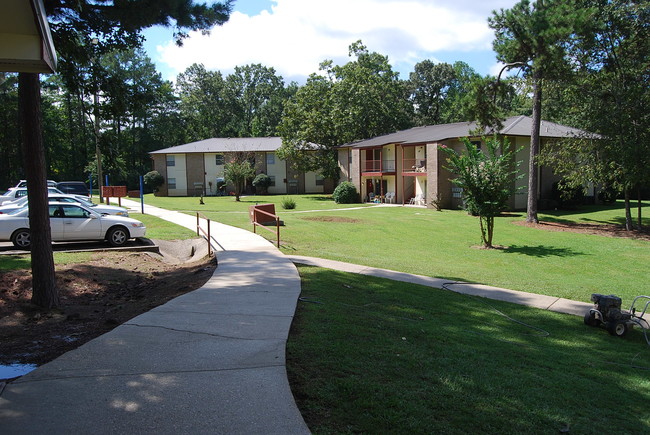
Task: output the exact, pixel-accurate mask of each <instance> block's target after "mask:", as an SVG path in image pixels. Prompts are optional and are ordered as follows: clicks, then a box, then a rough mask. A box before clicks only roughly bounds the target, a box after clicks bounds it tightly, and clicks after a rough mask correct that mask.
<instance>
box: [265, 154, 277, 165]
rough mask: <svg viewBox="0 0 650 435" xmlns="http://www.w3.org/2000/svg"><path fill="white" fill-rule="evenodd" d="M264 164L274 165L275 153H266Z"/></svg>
mask: <svg viewBox="0 0 650 435" xmlns="http://www.w3.org/2000/svg"><path fill="white" fill-rule="evenodd" d="M266 164H267V165H275V153H266Z"/></svg>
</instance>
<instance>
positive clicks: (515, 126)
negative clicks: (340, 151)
mask: <svg viewBox="0 0 650 435" xmlns="http://www.w3.org/2000/svg"><path fill="white" fill-rule="evenodd" d="M532 122H533V120H532V118H530V117H528V116H513V117H510V118H508V119H506V120H505V121H504V123H503V128H502V129H501V130H500V131H499V132H498V133H499V134H500V135H507V136H530V130H531V126H532ZM476 126H477V125H476V122H456V123H452V124H439V125H428V126H424V127H414V128H410V129H408V130H402V131H398V132H395V133H390V134H386V135H383V136H377V137H374V138H371V139H366V140H362V141H358V142H352V143H349V144H346V145H342V146H341V148H372V147H380V146H384V145H389V144H400V145H417V144H426V143H434V142H440V141H442V140H445V139H457V138H461V137H468V136H475V135H472V134H470V132H472V131H474V130H476ZM484 134H490V133H489V131H488V130H487V129H486V130H485V132H484ZM540 136H541V137H543V138H568V137H591V138H593V137H595V135H593V134H592V133H588V132H585V131H583V130H580V129H577V128H573V127H568V126H566V125H561V124H556V123H554V122H549V121H542V124H541V128H540Z"/></svg>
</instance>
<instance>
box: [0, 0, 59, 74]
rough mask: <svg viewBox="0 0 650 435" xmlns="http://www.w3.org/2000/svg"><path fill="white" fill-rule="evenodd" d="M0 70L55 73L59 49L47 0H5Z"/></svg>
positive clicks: (0, 20)
mask: <svg viewBox="0 0 650 435" xmlns="http://www.w3.org/2000/svg"><path fill="white" fill-rule="evenodd" d="M1 12H2V13H1V14H0V71H3V72H31V73H53V72H55V71H56V52H55V50H54V42H53V41H52V34H51V33H50V26H49V25H48V24H47V17H46V16H45V8H44V7H43V0H2V10H1Z"/></svg>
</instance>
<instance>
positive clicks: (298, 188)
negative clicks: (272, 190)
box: [287, 165, 305, 194]
mask: <svg viewBox="0 0 650 435" xmlns="http://www.w3.org/2000/svg"><path fill="white" fill-rule="evenodd" d="M304 191H305V174H303V173H302V172H299V171H296V170H295V169H293V168H292V167H291V166H290V165H287V193H288V194H295V193H302V192H304Z"/></svg>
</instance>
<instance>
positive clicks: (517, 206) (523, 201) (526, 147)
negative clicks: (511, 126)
mask: <svg viewBox="0 0 650 435" xmlns="http://www.w3.org/2000/svg"><path fill="white" fill-rule="evenodd" d="M510 143H511V144H513V146H514V147H515V150H516V149H517V148H520V147H523V148H522V149H521V150H519V151H518V152H517V153H516V154H515V160H516V161H518V162H521V163H520V164H519V171H520V172H521V173H523V174H525V175H524V176H523V177H521V178H520V179H519V180H515V189H516V190H515V195H514V201H511V207H512V209H513V210H526V207H527V206H528V164H529V162H530V139H529V138H527V137H516V138H510Z"/></svg>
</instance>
